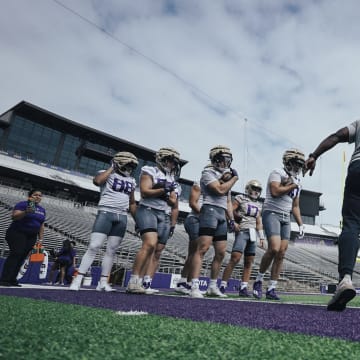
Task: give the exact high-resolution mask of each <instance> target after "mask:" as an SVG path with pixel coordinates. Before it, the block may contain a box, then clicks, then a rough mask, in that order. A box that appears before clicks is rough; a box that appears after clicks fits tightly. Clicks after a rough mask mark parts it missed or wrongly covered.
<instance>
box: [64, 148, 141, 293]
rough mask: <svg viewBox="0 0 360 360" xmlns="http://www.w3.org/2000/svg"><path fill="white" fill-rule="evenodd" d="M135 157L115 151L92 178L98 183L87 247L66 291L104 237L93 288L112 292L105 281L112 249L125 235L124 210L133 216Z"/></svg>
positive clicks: (75, 286)
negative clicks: (105, 165)
mask: <svg viewBox="0 0 360 360" xmlns="http://www.w3.org/2000/svg"><path fill="white" fill-rule="evenodd" d="M138 163H139V162H138V159H137V158H136V156H135V155H134V154H132V153H130V152H126V151H122V152H118V153H117V154H115V156H114V157H113V159H112V162H111V166H110V167H109V168H108V169H107V170H102V171H99V172H98V173H97V175H96V176H95V177H94V179H93V182H94V184H95V185H97V186H100V201H99V203H98V213H97V216H96V219H95V222H94V225H93V228H92V232H91V236H90V244H89V247H88V249H87V251H86V253H85V254H84V256H83V258H82V260H81V264H80V266H79V270H78V275H77V276H76V277H75V278H74V280H73V281H72V283H71V285H70V290H75V291H77V290H79V289H80V287H81V283H82V280H83V277H84V275H85V274H86V272H87V271H88V269H89V268H90V266H91V264H92V263H93V261H94V259H95V256H96V254H97V253H98V251H99V250H100V248H101V246H102V245H103V243H104V242H105V241H106V240H107V245H106V252H105V255H104V258H103V261H102V265H101V277H100V281H99V283H98V285H97V287H96V290H97V291H106V292H110V291H115V289H114V288H112V287H111V286H110V284H109V283H108V278H109V275H110V271H111V268H112V265H113V259H114V255H115V252H116V250H117V249H118V247H119V246H120V243H121V241H122V239H123V237H124V235H125V231H126V227H127V213H128V211H129V210H130V214H131V215H132V216H133V217H134V218H135V212H136V202H135V187H136V181H135V179H134V177H133V176H132V173H133V171H134V170H135V169H136V167H137V165H138Z"/></svg>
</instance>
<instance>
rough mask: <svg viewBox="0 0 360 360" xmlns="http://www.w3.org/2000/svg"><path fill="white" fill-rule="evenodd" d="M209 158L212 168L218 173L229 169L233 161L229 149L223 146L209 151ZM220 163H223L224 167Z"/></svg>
mask: <svg viewBox="0 0 360 360" xmlns="http://www.w3.org/2000/svg"><path fill="white" fill-rule="evenodd" d="M209 157H210V161H211V164H212V166H213V167H214V168H215V169H217V170H220V171H224V170H225V169H228V168H230V165H231V163H232V160H233V158H232V153H231V151H230V149H229V148H228V147H227V146H224V145H217V146H214V147H213V148H212V149H211V150H210V154H209ZM222 162H223V163H224V165H225V166H222V164H221V163H222Z"/></svg>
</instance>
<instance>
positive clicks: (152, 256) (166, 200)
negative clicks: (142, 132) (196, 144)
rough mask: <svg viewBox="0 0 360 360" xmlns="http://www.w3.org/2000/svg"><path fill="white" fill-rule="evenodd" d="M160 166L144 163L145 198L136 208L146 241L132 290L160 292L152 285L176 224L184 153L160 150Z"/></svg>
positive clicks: (142, 187)
mask: <svg viewBox="0 0 360 360" xmlns="http://www.w3.org/2000/svg"><path fill="white" fill-rule="evenodd" d="M155 161H156V166H143V167H142V168H141V173H140V193H141V199H140V202H139V206H138V209H137V211H136V224H137V226H138V229H139V231H140V235H141V239H142V241H143V243H142V247H141V248H140V250H139V251H138V253H137V254H136V257H135V261H134V265H133V268H132V274H131V276H130V280H129V283H128V286H127V292H129V293H138V294H140V293H147V294H151V293H154V291H156V290H155V289H152V288H151V281H152V276H153V275H154V273H155V271H156V268H157V266H158V263H159V259H160V255H161V252H162V250H163V249H164V247H165V245H166V243H167V241H168V239H169V237H170V235H171V232H170V231H171V226H173V227H174V226H175V224H176V220H177V213H178V210H177V209H178V208H177V206H178V197H179V195H180V191H181V188H180V185H179V183H177V181H176V179H177V178H178V177H179V176H180V171H181V166H180V155H179V153H178V152H177V151H176V150H175V149H173V148H170V147H163V148H161V149H159V150H158V151H157V153H156V158H155Z"/></svg>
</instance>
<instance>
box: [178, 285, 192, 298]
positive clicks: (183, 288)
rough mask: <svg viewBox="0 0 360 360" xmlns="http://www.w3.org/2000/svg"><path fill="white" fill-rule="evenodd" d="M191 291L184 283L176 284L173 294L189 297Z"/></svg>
mask: <svg viewBox="0 0 360 360" xmlns="http://www.w3.org/2000/svg"><path fill="white" fill-rule="evenodd" d="M190 291H191V286H190V285H189V284H187V283H186V282H181V283H177V285H176V287H175V292H177V293H179V294H184V295H189V294H190Z"/></svg>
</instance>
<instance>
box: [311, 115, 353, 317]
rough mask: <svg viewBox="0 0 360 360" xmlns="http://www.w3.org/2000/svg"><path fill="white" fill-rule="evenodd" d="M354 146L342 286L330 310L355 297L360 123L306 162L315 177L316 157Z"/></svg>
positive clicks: (341, 247)
mask: <svg viewBox="0 0 360 360" xmlns="http://www.w3.org/2000/svg"><path fill="white" fill-rule="evenodd" d="M345 142H347V143H349V144H352V143H354V145H355V149H354V152H353V154H352V156H351V160H350V164H349V166H348V170H347V176H346V181H345V189H344V198H343V203H342V212H341V213H342V218H343V226H342V229H341V234H340V236H339V242H338V246H339V264H338V272H339V284H338V286H337V288H336V292H335V294H334V296H333V297H332V298H331V300H330V301H329V303H328V306H327V309H328V310H329V311H343V310H345V308H346V304H347V303H348V302H349V301H350V300H352V299H353V298H354V297H355V296H356V290H355V287H354V285H353V283H352V275H353V271H354V267H355V264H356V257H357V254H358V251H359V233H360V181H359V179H360V120H356V121H354V122H352V123H351V124H349V125H348V126H345V127H343V128H341V129H339V130H338V131H336V132H335V133H333V134H330V135H329V136H327V137H326V138H325V139H324V140H322V141H321V143H320V144H319V145H318V146H317V148H316V149H315V151H314V152H313V153H311V154H310V155H309V157H308V159H307V160H306V162H305V168H306V170H305V171H304V174H305V173H306V171H307V170H310V176H311V175H312V173H313V171H314V169H315V166H316V160H317V158H318V157H319V156H320V155H322V154H324V153H325V152H326V151H328V150H330V149H331V148H332V147H333V146H335V145H337V144H338V143H345Z"/></svg>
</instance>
